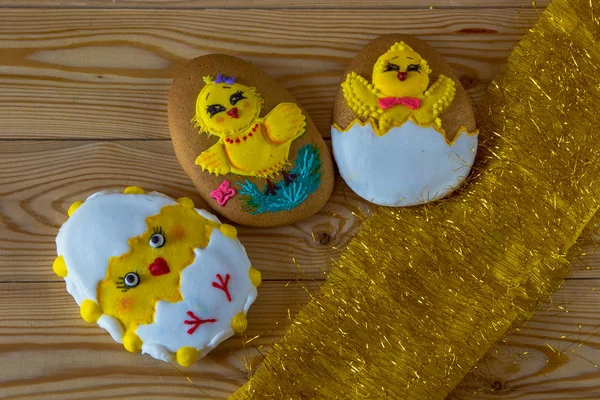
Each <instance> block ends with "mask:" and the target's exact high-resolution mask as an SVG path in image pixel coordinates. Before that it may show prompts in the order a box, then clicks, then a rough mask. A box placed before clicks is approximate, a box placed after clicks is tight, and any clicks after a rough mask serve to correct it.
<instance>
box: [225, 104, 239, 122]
mask: <svg viewBox="0 0 600 400" xmlns="http://www.w3.org/2000/svg"><path fill="white" fill-rule="evenodd" d="M227 115H229V116H230V117H231V118H236V119H237V118H239V117H240V116H239V115H238V108H237V107H233V108H232V109H231V110H229V111H227Z"/></svg>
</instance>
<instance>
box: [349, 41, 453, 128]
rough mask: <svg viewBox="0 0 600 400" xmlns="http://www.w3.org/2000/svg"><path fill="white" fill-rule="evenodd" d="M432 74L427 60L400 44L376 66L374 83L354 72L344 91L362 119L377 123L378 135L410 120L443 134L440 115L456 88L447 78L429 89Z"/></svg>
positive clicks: (351, 105) (439, 78) (382, 57)
mask: <svg viewBox="0 0 600 400" xmlns="http://www.w3.org/2000/svg"><path fill="white" fill-rule="evenodd" d="M431 72H432V71H431V69H430V68H429V65H428V63H427V61H426V60H425V59H423V58H422V57H421V56H420V55H419V54H418V53H417V52H415V51H414V50H413V49H412V48H411V47H410V46H409V45H407V44H406V43H404V42H399V43H395V44H394V45H393V46H392V47H391V48H390V49H389V50H388V51H387V52H386V53H384V54H383V55H381V56H380V57H379V59H378V60H377V62H376V63H375V65H374V67H373V76H372V83H369V82H368V81H367V80H366V79H365V78H364V77H362V76H360V75H358V74H357V73H356V72H351V73H349V74H348V75H347V77H346V80H345V81H344V82H343V83H342V91H343V95H344V98H345V100H346V103H347V104H348V106H349V107H350V108H351V109H352V111H354V113H355V114H356V115H357V116H358V117H359V118H361V119H364V120H367V119H370V120H373V121H375V122H376V126H375V128H376V129H375V133H376V134H377V135H385V134H386V133H387V132H388V131H389V130H390V129H391V128H393V127H395V126H401V125H402V124H403V123H404V122H406V121H407V120H408V119H411V120H413V121H414V122H416V123H417V124H419V125H422V126H433V127H435V128H436V129H437V130H438V131H441V129H442V121H441V119H440V118H439V115H440V114H441V113H442V112H443V111H444V110H445V109H446V108H448V107H449V106H450V104H451V103H452V100H453V99H454V95H455V93H456V88H455V84H454V81H453V80H452V79H450V78H448V77H446V76H444V75H439V76H438V79H437V80H436V81H435V82H434V83H433V84H432V85H431V86H429V74H431Z"/></svg>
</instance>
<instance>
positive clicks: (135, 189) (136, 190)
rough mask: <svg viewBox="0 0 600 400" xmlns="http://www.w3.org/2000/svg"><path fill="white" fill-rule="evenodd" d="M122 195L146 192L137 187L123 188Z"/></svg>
mask: <svg viewBox="0 0 600 400" xmlns="http://www.w3.org/2000/svg"><path fill="white" fill-rule="evenodd" d="M123 193H125V194H144V193H146V192H144V189H142V188H141V187H139V186H128V187H126V188H125V190H124V191H123Z"/></svg>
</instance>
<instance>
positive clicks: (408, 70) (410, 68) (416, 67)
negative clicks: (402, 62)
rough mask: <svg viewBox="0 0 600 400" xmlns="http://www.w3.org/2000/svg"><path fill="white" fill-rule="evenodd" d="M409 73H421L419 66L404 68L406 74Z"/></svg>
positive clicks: (411, 65) (413, 65)
mask: <svg viewBox="0 0 600 400" xmlns="http://www.w3.org/2000/svg"><path fill="white" fill-rule="evenodd" d="M410 71H416V72H421V66H420V65H419V64H410V65H409V66H408V67H407V68H406V72H410Z"/></svg>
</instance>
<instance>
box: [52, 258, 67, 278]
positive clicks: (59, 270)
mask: <svg viewBox="0 0 600 400" xmlns="http://www.w3.org/2000/svg"><path fill="white" fill-rule="evenodd" d="M52 270H53V271H54V273H55V274H56V275H58V276H60V277H61V278H64V277H65V276H67V275H68V273H69V272H68V271H67V264H66V263H65V259H64V257H63V256H58V257H56V259H55V260H54V262H53V263H52Z"/></svg>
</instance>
